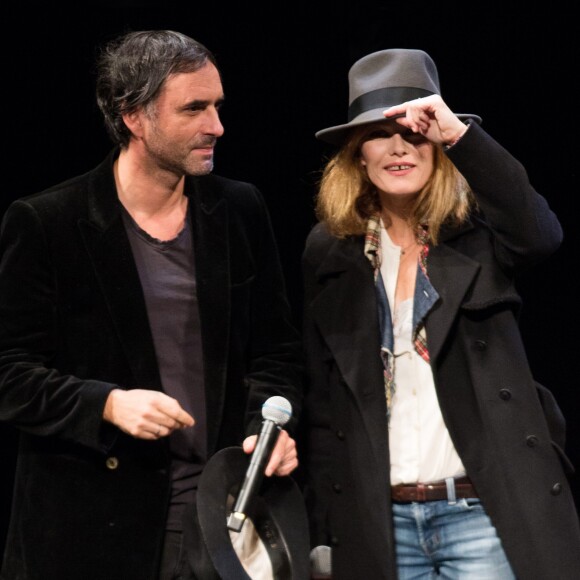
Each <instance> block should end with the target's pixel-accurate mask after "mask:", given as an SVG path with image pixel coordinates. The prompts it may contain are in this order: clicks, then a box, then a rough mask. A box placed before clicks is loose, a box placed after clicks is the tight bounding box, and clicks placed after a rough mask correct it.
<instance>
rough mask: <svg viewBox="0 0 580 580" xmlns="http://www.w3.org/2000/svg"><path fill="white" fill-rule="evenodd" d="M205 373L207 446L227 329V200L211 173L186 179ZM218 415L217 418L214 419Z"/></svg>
mask: <svg viewBox="0 0 580 580" xmlns="http://www.w3.org/2000/svg"><path fill="white" fill-rule="evenodd" d="M186 194H187V195H188V197H189V199H190V204H189V207H190V211H191V214H192V223H193V235H194V252H195V268H196V280H197V296H198V303H199V310H200V319H201V332H202V344H203V359H204V369H205V371H204V373H205V381H206V385H205V392H206V413H207V417H208V418H212V419H211V420H208V422H207V424H208V429H207V438H208V439H207V447H208V453H212V452H213V450H214V449H215V446H216V444H217V439H218V434H219V432H220V427H221V418H222V417H223V407H224V399H225V389H226V386H225V385H226V378H227V376H226V375H227V373H226V371H227V363H228V349H229V332H230V330H229V329H230V311H231V303H230V285H231V281H230V260H229V257H230V252H229V232H228V221H227V215H228V214H227V209H228V208H227V203H226V201H225V200H224V199H223V197H222V196H221V195H220V193H219V191H218V190H217V188H216V187H215V181H214V179H213V177H212V176H211V175H207V176H204V177H199V178H191V179H188V181H187V185H186ZM215 418H220V420H219V421H218V420H215Z"/></svg>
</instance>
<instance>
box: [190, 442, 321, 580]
mask: <svg viewBox="0 0 580 580" xmlns="http://www.w3.org/2000/svg"><path fill="white" fill-rule="evenodd" d="M249 461H250V456H249V455H248V454H246V453H244V451H243V450H242V448H241V447H228V448H225V449H222V450H221V451H218V452H217V453H216V454H215V455H213V456H212V458H211V459H210V460H209V461H208V463H207V464H206V466H205V468H204V470H203V472H202V475H201V478H200V482H199V486H198V490H197V501H196V504H195V506H193V510H192V511H191V512H190V514H189V517H188V519H189V522H188V523H187V527H186V530H188V536H189V538H190V541H193V544H194V545H196V546H197V547H196V550H197V551H198V553H197V554H192V556H193V558H194V560H191V559H190V562H189V563H190V566H191V567H192V570H194V572H195V573H196V574H197V575H198V576H199V577H203V578H208V579H209V578H228V579H232V580H249V578H250V576H248V574H247V573H246V571H245V569H244V566H243V564H242V562H241V561H240V557H239V556H238V553H237V552H236V550H235V548H234V545H233V543H232V538H231V536H230V533H231V532H230V531H229V530H228V527H227V518H228V516H229V512H230V510H231V504H232V498H235V497H236V496H237V494H238V491H239V488H240V487H241V483H242V481H243V480H244V477H245V474H246V470H247V468H248V464H249ZM246 515H247V520H251V523H252V524H253V527H254V528H255V530H256V531H257V533H258V536H259V537H260V540H261V541H262V542H263V544H264V547H265V551H266V552H267V554H268V557H269V559H270V563H271V565H272V568H273V570H274V577H275V578H278V577H284V578H292V579H298V578H307V577H308V575H309V566H310V563H309V554H310V549H309V545H310V544H309V539H308V538H309V535H308V520H307V515H306V508H305V506H304V501H303V498H302V494H301V492H300V490H299V488H298V486H297V484H296V482H295V481H294V480H293V479H292V478H291V477H290V476H287V477H276V476H273V477H267V478H264V480H263V483H262V485H261V488H260V492H259V494H257V495H256V496H255V498H254V501H253V504H252V506H251V508H250V509H249V511H248V513H247V514H246ZM246 523H248V521H247V522H246ZM244 529H245V528H244ZM216 573H217V574H216Z"/></svg>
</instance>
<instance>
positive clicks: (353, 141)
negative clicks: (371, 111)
mask: <svg viewBox="0 0 580 580" xmlns="http://www.w3.org/2000/svg"><path fill="white" fill-rule="evenodd" d="M367 134H368V127H362V128H360V129H357V130H355V131H354V132H353V133H352V134H351V137H350V139H348V140H347V141H346V142H345V144H344V145H343V146H342V147H341V148H340V150H339V151H338V152H337V153H336V154H335V155H334V156H333V157H331V158H330V159H329V161H328V162H327V163H326V165H325V166H324V168H323V169H322V176H321V178H320V181H319V187H318V194H317V196H316V206H315V212H316V217H317V218H318V219H319V220H321V221H324V222H326V224H327V226H328V229H329V231H330V232H331V234H332V235H334V236H336V237H337V238H344V237H347V236H351V235H364V234H365V233H366V229H367V222H368V219H369V218H370V217H371V216H373V215H376V214H377V213H379V212H380V211H381V204H380V198H379V194H378V192H377V190H376V187H375V186H374V184H373V183H372V182H371V181H370V179H369V178H368V176H367V172H366V170H365V168H364V167H363V165H362V164H361V162H360V151H361V145H362V143H363V142H364V141H365V138H366V135H367ZM433 156H434V159H433V161H434V163H433V165H434V169H433V173H432V175H431V177H430V178H429V180H428V181H427V183H426V184H425V187H423V189H421V191H420V192H419V194H418V195H417V197H416V199H415V202H414V204H413V206H412V207H411V211H410V215H409V222H410V225H411V226H412V227H413V228H416V227H417V226H419V225H423V226H427V231H428V235H429V241H430V242H431V243H432V244H437V241H438V238H439V232H440V230H441V226H442V225H443V224H444V223H455V224H458V223H461V222H463V221H464V220H465V219H467V217H468V215H469V213H470V211H471V209H472V208H473V206H474V205H475V199H474V197H473V194H472V192H471V189H470V187H469V185H468V183H467V181H466V180H465V178H464V177H463V175H461V173H460V172H459V171H458V170H457V169H456V167H455V166H454V165H453V163H451V161H450V160H449V159H448V157H447V156H446V155H445V153H444V152H443V148H442V146H441V145H434V147H433Z"/></svg>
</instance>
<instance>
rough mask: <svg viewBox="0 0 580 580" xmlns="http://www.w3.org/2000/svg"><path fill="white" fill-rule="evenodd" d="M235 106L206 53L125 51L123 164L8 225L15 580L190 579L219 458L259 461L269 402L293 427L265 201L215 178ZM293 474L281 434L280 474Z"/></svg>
mask: <svg viewBox="0 0 580 580" xmlns="http://www.w3.org/2000/svg"><path fill="white" fill-rule="evenodd" d="M223 99H224V95H223V89H222V84H221V79H220V73H219V71H218V68H217V65H216V61H215V59H214V57H213V55H212V54H211V53H210V51H209V50H208V49H207V48H206V47H204V46H203V45H201V44H199V43H198V42H196V41H194V40H193V39H191V38H189V37H187V36H184V35H182V34H180V33H177V32H173V31H167V30H165V31H140V32H133V33H129V34H127V35H125V36H123V37H120V38H119V39H116V40H114V41H112V42H111V43H109V44H108V45H107V46H106V47H105V49H104V50H103V52H102V54H101V55H100V58H99V61H98V78H97V102H98V104H99V107H100V109H101V111H102V113H103V115H104V120H105V125H106V128H107V131H108V132H109V134H110V136H111V138H112V140H113V142H114V143H115V145H116V146H115V148H114V149H113V150H112V151H111V153H110V154H109V155H108V156H107V158H106V159H105V160H104V161H103V163H101V164H100V165H99V166H98V167H96V168H95V169H93V170H92V171H89V172H88V173H86V174H85V175H81V176H78V177H75V178H73V179H70V180H68V181H66V182H65V183H61V184H59V185H56V186H54V187H52V188H50V189H48V190H46V191H44V192H42V193H40V194H37V195H33V196H29V197H27V198H24V199H22V200H17V201H15V202H14V203H13V204H12V205H11V206H10V207H9V209H8V210H7V212H6V214H5V216H4V220H3V223H2V230H1V233H0V420H2V421H5V422H7V423H8V424H10V425H13V426H15V427H17V428H18V429H19V431H20V442H19V457H18V465H17V470H16V478H15V484H14V490H15V494H14V502H13V507H12V516H11V522H10V527H9V530H8V537H7V543H6V551H5V555H4V562H3V567H2V571H1V573H0V578H2V580H16V579H26V580H33V579H41V578H42V580H51V579H58V580H67V579H73V578H74V579H75V580H76V579H78V578H95V579H99V580H104V579H107V580H112V579H119V580H121V579H122V580H131V579H135V580H148V579H158V578H159V579H163V580H169V579H171V578H178V577H179V578H189V577H191V576H190V575H188V573H187V571H186V570H185V569H181V568H182V567H183V565H184V561H185V559H186V558H185V556H186V553H187V551H188V550H190V551H191V550H195V547H193V546H190V545H188V543H187V536H185V541H184V540H183V538H184V534H183V532H184V530H185V531H186V530H187V526H188V525H191V521H190V518H189V517H188V516H191V514H192V511H191V506H192V505H194V502H195V489H196V485H197V481H198V479H199V477H200V474H201V471H202V469H203V466H204V464H205V463H206V461H207V459H208V458H209V457H211V456H212V454H214V453H215V452H216V451H217V450H219V449H222V448H225V447H228V446H232V445H239V444H240V443H242V441H243V446H244V450H245V451H246V452H247V453H250V452H251V451H252V450H253V448H254V445H255V441H256V435H255V434H256V433H258V431H259V429H260V424H261V420H262V417H261V406H262V404H263V403H264V401H265V400H266V399H267V398H269V397H270V396H273V395H278V396H283V397H285V398H286V399H288V401H289V402H290V403H291V405H292V408H293V417H292V419H291V421H290V422H289V423H288V424H287V425H286V429H288V430H289V431H291V430H292V429H293V427H294V425H295V423H296V419H297V415H298V413H299V410H300V404H301V380H302V366H301V361H300V354H299V353H300V344H299V340H298V335H297V332H296V330H295V328H294V327H293V326H292V323H291V315H290V309H289V304H288V301H287V299H286V295H285V289H284V282H283V276H282V272H281V267H280V263H279V257H278V254H277V249H276V245H275V241H274V237H273V232H272V229H271V225H270V221H269V217H268V213H267V210H266V207H265V204H264V201H263V199H262V196H261V194H260V192H259V191H258V190H257V189H256V188H255V187H254V186H252V185H250V184H247V183H242V182H238V181H233V180H229V179H225V178H222V177H218V176H216V175H213V174H211V172H212V169H213V154H214V148H215V145H216V142H217V139H218V138H219V137H220V136H221V135H222V134H223V131H224V129H223V126H222V124H221V122H220V118H219V108H220V105H221V104H222V102H223ZM244 438H245V439H244ZM297 465H298V459H297V454H296V446H295V442H294V440H293V439H292V438H291V437H290V435H289V434H288V432H287V431H282V432H281V434H280V436H279V438H278V441H277V444H276V447H275V448H274V451H273V453H272V455H271V459H270V461H269V463H268V465H267V467H266V475H267V476H270V475H272V474H275V475H279V476H285V475H288V474H290V473H291V472H292V471H293V470H294V468H295V467H296V466H297ZM224 525H225V522H224Z"/></svg>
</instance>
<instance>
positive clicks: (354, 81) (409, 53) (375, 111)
mask: <svg viewBox="0 0 580 580" xmlns="http://www.w3.org/2000/svg"><path fill="white" fill-rule="evenodd" d="M348 85H349V96H348V102H349V105H348V122H347V123H345V124H344V125H336V126H335V127H329V128H328V129H322V130H320V131H318V132H317V133H316V134H315V135H316V137H317V138H318V139H321V140H322V141H326V142H327V143H332V144H333V145H341V144H342V142H343V141H344V139H345V138H346V136H347V135H348V133H349V132H350V129H352V128H353V127H357V126H359V125H366V124H368V123H376V122H377V121H384V120H385V117H384V115H383V111H384V110H385V109H387V108H388V107H392V106H394V105H400V104H401V103H404V102H405V101H411V100H413V99H418V98H421V97H428V96H429V95H433V94H438V95H440V94H441V90H440V88H439V74H438V73H437V67H436V66H435V62H434V61H433V59H432V58H431V57H430V56H429V55H428V54H427V53H426V52H424V51H422V50H417V49H410V48H390V49H387V50H380V51H378V52H373V53H371V54H368V55H366V56H364V57H363V58H361V59H360V60H358V61H356V62H355V63H354V64H353V65H352V67H351V68H350V70H349V72H348ZM456 115H457V116H458V117H459V118H460V119H462V120H463V119H465V120H467V119H472V120H474V121H475V122H477V123H481V117H479V116H478V115H472V114H464V113H461V114H457V113H456Z"/></svg>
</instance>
